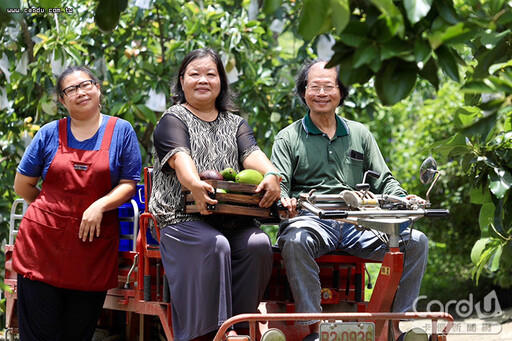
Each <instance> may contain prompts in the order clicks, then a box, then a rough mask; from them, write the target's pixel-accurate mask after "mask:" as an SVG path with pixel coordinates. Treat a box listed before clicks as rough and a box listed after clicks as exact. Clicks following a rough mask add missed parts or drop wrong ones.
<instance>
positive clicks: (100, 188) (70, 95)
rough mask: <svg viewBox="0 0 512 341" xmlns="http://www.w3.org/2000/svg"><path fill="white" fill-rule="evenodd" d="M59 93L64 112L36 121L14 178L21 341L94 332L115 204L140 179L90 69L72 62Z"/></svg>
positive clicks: (114, 251) (121, 126) (111, 267)
mask: <svg viewBox="0 0 512 341" xmlns="http://www.w3.org/2000/svg"><path fill="white" fill-rule="evenodd" d="M57 92H58V95H59V101H60V102H61V103H62V104H63V105H64V107H65V108H66V109H67V110H68V112H69V117H68V118H64V119H61V120H59V121H58V122H52V123H50V124H48V125H46V126H44V127H43V128H41V131H40V132H38V134H39V133H41V134H40V136H37V135H36V137H35V138H34V140H33V141H32V143H31V146H29V148H28V149H27V152H26V153H25V155H24V157H23V159H22V162H21V163H20V166H19V167H18V173H17V174H16V179H15V185H14V188H15V191H16V193H17V194H18V195H20V196H21V197H22V198H23V199H25V201H27V203H29V204H30V205H29V207H28V209H27V212H26V213H25V215H24V218H23V220H22V222H21V224H20V228H19V232H18V235H17V237H16V242H15V246H14V255H13V268H14V270H15V271H16V272H17V273H18V287H17V290H18V320H19V331H20V340H91V339H92V337H93V334H94V330H95V327H96V324H97V321H98V318H99V315H100V313H101V309H102V307H103V302H104V299H105V295H106V292H107V290H108V289H110V288H113V287H115V286H117V267H118V248H119V223H118V220H117V210H115V209H116V208H117V207H119V206H120V205H121V204H123V203H124V202H126V201H127V200H129V199H130V198H131V197H132V196H133V194H134V193H135V186H136V183H137V181H138V180H139V179H140V168H141V157H140V151H139V149H138V144H137V141H136V136H135V133H134V132H133V128H132V127H131V126H130V124H129V123H128V122H126V121H123V120H120V119H118V118H116V117H109V116H106V115H102V114H101V113H100V108H101V105H100V96H101V92H100V85H99V83H98V81H97V79H96V78H95V77H94V75H93V74H92V73H91V72H90V71H89V70H88V69H86V68H83V67H74V68H69V69H68V70H66V71H65V72H64V73H63V74H62V75H61V76H60V77H59V79H58V81H57ZM130 130H131V131H130ZM42 136H44V138H43V137H42ZM126 136H129V137H131V138H129V139H127V138H126ZM126 140H128V141H126ZM133 140H135V141H133ZM134 143H135V145H136V148H134V147H133V145H134ZM34 160H36V161H34ZM112 170H114V172H112ZM24 173H25V174H24ZM32 173H34V174H36V176H32ZM39 173H40V174H39ZM27 174H28V175H27ZM40 177H42V178H43V182H42V186H41V189H39V188H38V187H37V184H38V182H39V179H40Z"/></svg>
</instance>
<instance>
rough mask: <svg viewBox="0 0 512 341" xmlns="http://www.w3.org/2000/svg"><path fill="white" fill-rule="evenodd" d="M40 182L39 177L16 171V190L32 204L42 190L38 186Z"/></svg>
mask: <svg viewBox="0 0 512 341" xmlns="http://www.w3.org/2000/svg"><path fill="white" fill-rule="evenodd" d="M38 182H39V177H31V176H26V175H23V174H21V173H20V172H16V177H15V178H14V191H15V192H16V194H18V195H19V196H20V197H22V198H23V199H24V200H25V201H26V202H27V204H29V205H30V204H31V203H32V201H34V200H35V199H36V198H37V196H38V195H39V193H40V192H41V189H40V188H39V187H37V183H38Z"/></svg>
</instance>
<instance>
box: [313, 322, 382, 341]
mask: <svg viewBox="0 0 512 341" xmlns="http://www.w3.org/2000/svg"><path fill="white" fill-rule="evenodd" d="M320 341H375V324H374V323H372V322H334V323H322V324H320Z"/></svg>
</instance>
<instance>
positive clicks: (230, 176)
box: [220, 168, 236, 181]
mask: <svg viewBox="0 0 512 341" xmlns="http://www.w3.org/2000/svg"><path fill="white" fill-rule="evenodd" d="M220 175H222V177H223V178H224V180H226V181H235V177H236V171H235V170H234V169H233V168H226V169H224V170H223V171H221V172H220Z"/></svg>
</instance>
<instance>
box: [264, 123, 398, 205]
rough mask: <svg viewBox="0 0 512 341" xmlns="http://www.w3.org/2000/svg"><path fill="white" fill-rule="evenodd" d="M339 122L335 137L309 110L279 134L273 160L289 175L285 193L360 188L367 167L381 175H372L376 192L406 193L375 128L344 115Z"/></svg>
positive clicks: (284, 189) (328, 191) (285, 183)
mask: <svg viewBox="0 0 512 341" xmlns="http://www.w3.org/2000/svg"><path fill="white" fill-rule="evenodd" d="M336 122H337V127H336V134H335V135H334V136H333V138H332V139H329V137H328V136H327V135H326V134H324V133H323V132H321V131H320V129H318V128H317V127H316V126H315V125H314V124H313V122H312V121H311V118H310V116H309V114H307V115H306V116H305V117H304V118H303V119H301V120H298V121H295V122H294V123H292V124H290V125H289V126H288V127H286V128H284V129H283V130H281V131H280V132H279V133H278V134H277V135H276V137H275V140H274V145H273V147H272V157H271V161H272V163H273V164H274V165H275V166H276V167H277V169H279V172H280V173H281V175H282V176H283V181H282V182H281V196H283V197H295V198H298V197H299V194H300V193H308V192H309V191H310V190H312V189H316V192H317V194H338V193H340V192H341V191H343V190H346V189H350V190H355V189H356V185H357V184H359V183H362V181H363V176H364V173H365V172H366V171H367V170H372V171H375V172H378V173H379V174H380V177H379V178H378V179H373V178H369V179H368V178H367V181H366V182H369V183H370V186H371V187H370V188H371V189H370V190H371V191H372V192H374V193H383V194H393V195H405V194H406V191H405V190H404V189H403V188H402V187H400V183H398V181H396V179H395V178H394V177H393V175H392V174H391V172H390V170H389V168H388V166H387V165H386V162H385V161H384V158H383V157H382V154H381V152H380V150H379V147H378V146H377V142H376V141H375V138H374V137H373V135H372V134H371V133H370V131H369V130H368V129H367V128H366V127H365V126H364V125H362V124H361V123H359V122H355V121H350V120H346V119H344V118H341V117H339V116H336Z"/></svg>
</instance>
